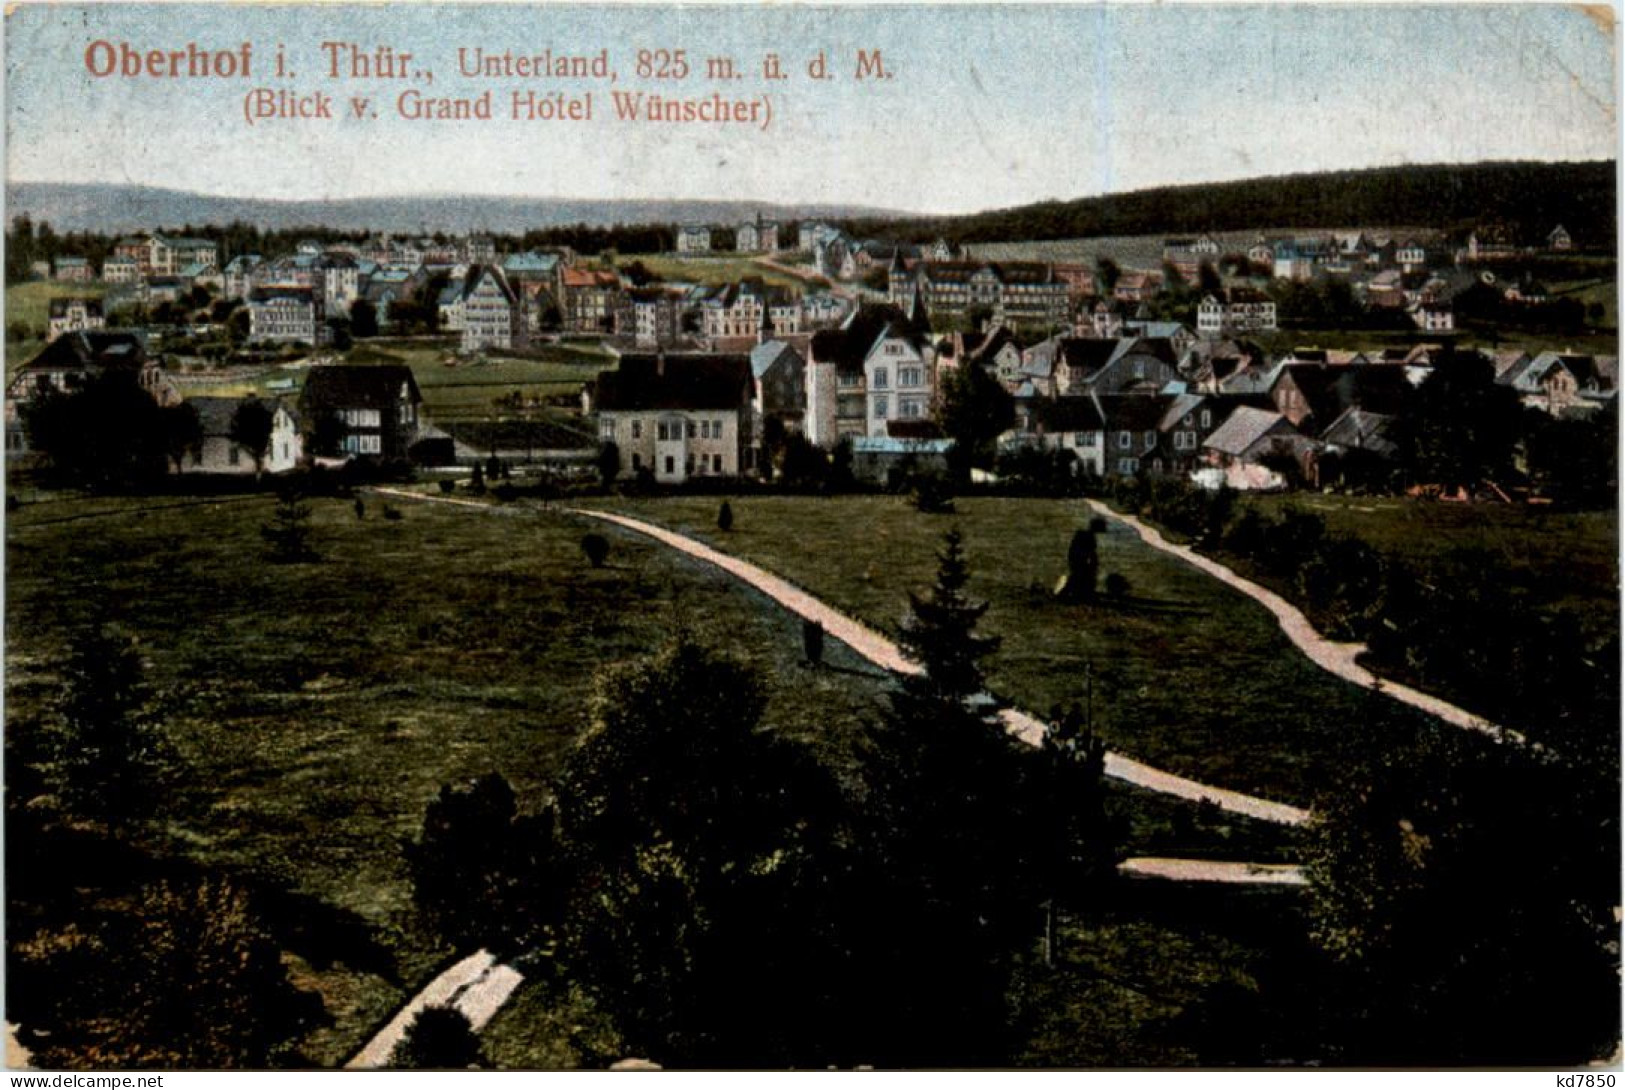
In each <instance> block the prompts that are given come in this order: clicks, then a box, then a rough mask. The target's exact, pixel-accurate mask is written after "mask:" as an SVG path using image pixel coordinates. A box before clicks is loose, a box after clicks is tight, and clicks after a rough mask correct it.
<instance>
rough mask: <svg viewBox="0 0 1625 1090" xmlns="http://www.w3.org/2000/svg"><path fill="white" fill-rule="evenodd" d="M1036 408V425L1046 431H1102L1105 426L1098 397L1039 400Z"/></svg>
mask: <svg viewBox="0 0 1625 1090" xmlns="http://www.w3.org/2000/svg"><path fill="white" fill-rule="evenodd" d="M1036 409H1037V411H1036V412H1035V413H1034V416H1035V417H1036V419H1037V423H1038V426H1039V427H1040V428H1042V429H1043V430H1044V431H1046V432H1067V431H1104V430H1105V428H1106V420H1105V417H1104V416H1102V415H1101V405H1100V399H1099V398H1094V397H1058V398H1056V399H1055V400H1053V401H1040V402H1039V403H1038V404H1037V406H1036Z"/></svg>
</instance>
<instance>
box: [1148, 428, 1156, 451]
mask: <svg viewBox="0 0 1625 1090" xmlns="http://www.w3.org/2000/svg"><path fill="white" fill-rule="evenodd" d="M1156 445H1157V433H1156V432H1154V431H1148V432H1146V433H1145V449H1146V450H1150V449H1151V448H1152V447H1154V446H1156Z"/></svg>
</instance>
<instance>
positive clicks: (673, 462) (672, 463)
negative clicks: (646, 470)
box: [666, 454, 677, 475]
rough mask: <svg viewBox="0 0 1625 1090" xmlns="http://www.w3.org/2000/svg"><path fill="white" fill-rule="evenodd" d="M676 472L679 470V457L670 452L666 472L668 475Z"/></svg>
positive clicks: (667, 457)
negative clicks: (676, 457)
mask: <svg viewBox="0 0 1625 1090" xmlns="http://www.w3.org/2000/svg"><path fill="white" fill-rule="evenodd" d="M676 472H677V459H675V458H673V457H672V456H671V455H669V454H668V455H666V473H667V474H668V475H670V474H672V473H676Z"/></svg>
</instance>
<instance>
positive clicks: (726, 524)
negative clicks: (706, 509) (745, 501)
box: [717, 500, 734, 533]
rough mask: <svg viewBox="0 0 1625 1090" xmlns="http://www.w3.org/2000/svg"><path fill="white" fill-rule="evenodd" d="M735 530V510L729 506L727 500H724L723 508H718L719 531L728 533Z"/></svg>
mask: <svg viewBox="0 0 1625 1090" xmlns="http://www.w3.org/2000/svg"><path fill="white" fill-rule="evenodd" d="M733 528H734V509H733V508H732V507H731V506H729V504H728V501H727V500H723V501H722V506H721V507H719V508H717V529H719V530H721V531H722V532H723V533H727V532H728V531H729V530H732V529H733Z"/></svg>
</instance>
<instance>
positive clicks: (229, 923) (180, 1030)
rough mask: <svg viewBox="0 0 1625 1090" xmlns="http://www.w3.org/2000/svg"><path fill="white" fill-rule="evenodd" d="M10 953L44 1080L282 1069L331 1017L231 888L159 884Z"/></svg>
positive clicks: (26, 1034)
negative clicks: (141, 1071)
mask: <svg viewBox="0 0 1625 1090" xmlns="http://www.w3.org/2000/svg"><path fill="white" fill-rule="evenodd" d="M9 953H10V954H11V955H12V958H11V964H12V967H13V968H14V970H15V971H16V972H17V977H16V978H15V979H14V980H13V986H12V987H11V988H9V989H8V1000H10V1001H11V1003H10V1005H9V1007H8V1011H7V1013H8V1015H11V1016H13V1017H16V1018H17V1019H18V1021H19V1022H20V1023H22V1025H23V1033H22V1044H23V1046H24V1047H25V1048H27V1049H28V1050H29V1051H30V1052H31V1053H32V1054H33V1058H34V1063H35V1064H36V1065H37V1066H40V1067H44V1068H47V1069H50V1068H70V1069H92V1070H95V1069H108V1068H113V1069H117V1068H178V1069H182V1070H186V1069H192V1068H202V1069H241V1068H256V1067H276V1066H282V1065H284V1064H289V1063H295V1062H297V1057H296V1056H295V1055H294V1054H293V1052H292V1051H291V1049H292V1045H291V1042H293V1041H295V1040H297V1038H299V1037H300V1036H302V1035H303V1034H304V1033H305V1032H307V1031H308V1030H310V1029H312V1028H314V1027H315V1026H316V1025H318V1024H319V1023H320V1021H321V1020H322V1019H323V1018H324V1017H325V1015H324V1012H323V1010H322V1004H321V1000H320V999H319V998H318V997H317V996H315V995H314V994H312V993H309V992H303V991H299V990H297V989H296V988H294V986H293V985H292V984H291V983H290V982H289V980H288V972H287V969H286V968H285V967H284V966H283V964H282V955H281V950H280V948H279V947H278V945H277V943H276V942H275V941H273V940H272V938H271V937H270V935H269V934H268V933H267V931H266V930H265V927H264V924H263V923H262V921H261V919H260V917H259V915H258V914H257V912H256V911H255V908H254V906H253V904H252V903H251V902H250V900H249V896H248V894H247V893H246V892H245V891H244V890H243V889H242V888H241V887H239V886H237V885H235V884H234V883H232V882H231V881H230V880H229V879H219V878H203V879H187V880H171V881H163V882H158V883H155V884H153V885H150V886H147V887H146V888H145V889H143V890H142V891H141V892H140V893H139V894H138V895H137V897H136V899H135V903H134V904H132V905H129V906H121V907H120V908H118V909H116V910H106V911H104V910H101V909H93V910H91V911H90V912H89V913H87V914H86V915H85V916H84V917H83V918H82V919H80V920H79V921H76V922H75V923H73V924H70V925H69V926H67V927H65V928H63V929H60V930H50V931H45V932H40V933H36V934H35V935H33V936H31V938H30V940H29V941H28V942H27V944H25V946H24V947H23V948H21V949H18V950H14V951H10V952H9Z"/></svg>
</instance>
